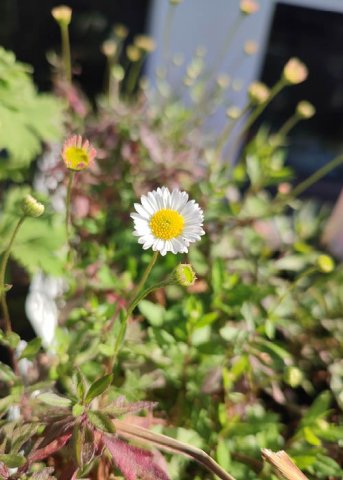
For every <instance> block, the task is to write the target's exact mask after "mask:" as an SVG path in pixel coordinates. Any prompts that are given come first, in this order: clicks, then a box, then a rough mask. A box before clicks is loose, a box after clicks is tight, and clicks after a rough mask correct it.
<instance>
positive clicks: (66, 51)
mask: <svg viewBox="0 0 343 480" xmlns="http://www.w3.org/2000/svg"><path fill="white" fill-rule="evenodd" d="M61 37H62V59H63V66H64V75H65V79H66V80H67V82H68V83H71V55H70V41H69V29H68V25H65V24H61Z"/></svg>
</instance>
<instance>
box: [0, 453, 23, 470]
mask: <svg viewBox="0 0 343 480" xmlns="http://www.w3.org/2000/svg"><path fill="white" fill-rule="evenodd" d="M0 462H3V463H4V464H5V465H6V466H7V467H8V468H18V467H21V466H22V465H24V463H25V462H26V460H25V457H23V455H14V454H11V453H8V454H6V453H3V454H1V455H0Z"/></svg>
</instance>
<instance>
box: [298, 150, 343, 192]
mask: <svg viewBox="0 0 343 480" xmlns="http://www.w3.org/2000/svg"><path fill="white" fill-rule="evenodd" d="M341 164H343V155H339V156H338V157H336V158H334V159H333V160H331V161H330V162H329V163H327V164H326V165H324V166H323V167H321V168H319V170H317V171H316V172H314V173H313V174H312V175H310V176H309V177H308V178H306V180H304V181H303V182H301V183H298V185H297V186H296V187H295V188H294V189H293V191H292V192H291V194H290V195H291V196H292V197H297V196H298V195H300V194H301V193H303V192H304V191H305V190H307V189H308V188H309V187H311V186H312V185H313V184H314V183H316V182H318V180H320V179H321V178H322V177H325V175H327V174H328V173H329V172H331V170H333V169H335V168H336V167H338V166H339V165H341Z"/></svg>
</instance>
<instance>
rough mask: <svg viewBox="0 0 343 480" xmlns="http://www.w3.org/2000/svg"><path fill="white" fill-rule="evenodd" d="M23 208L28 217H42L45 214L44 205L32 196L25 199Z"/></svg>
mask: <svg viewBox="0 0 343 480" xmlns="http://www.w3.org/2000/svg"><path fill="white" fill-rule="evenodd" d="M21 208H22V210H23V213H24V215H27V216H28V217H40V216H41V215H43V213H44V205H43V204H42V203H40V202H38V201H37V200H36V199H35V198H34V197H33V196H32V195H26V196H25V197H24V198H23V201H22V204H21Z"/></svg>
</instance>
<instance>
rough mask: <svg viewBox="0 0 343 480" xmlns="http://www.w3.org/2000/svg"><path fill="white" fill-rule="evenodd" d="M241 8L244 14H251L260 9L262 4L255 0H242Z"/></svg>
mask: <svg viewBox="0 0 343 480" xmlns="http://www.w3.org/2000/svg"><path fill="white" fill-rule="evenodd" d="M239 8H240V10H241V12H242V13H243V14H244V15H251V14H253V13H256V12H257V11H258V10H259V9H260V5H259V4H258V3H257V2H256V1H255V0H241V3H240V7H239Z"/></svg>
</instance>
